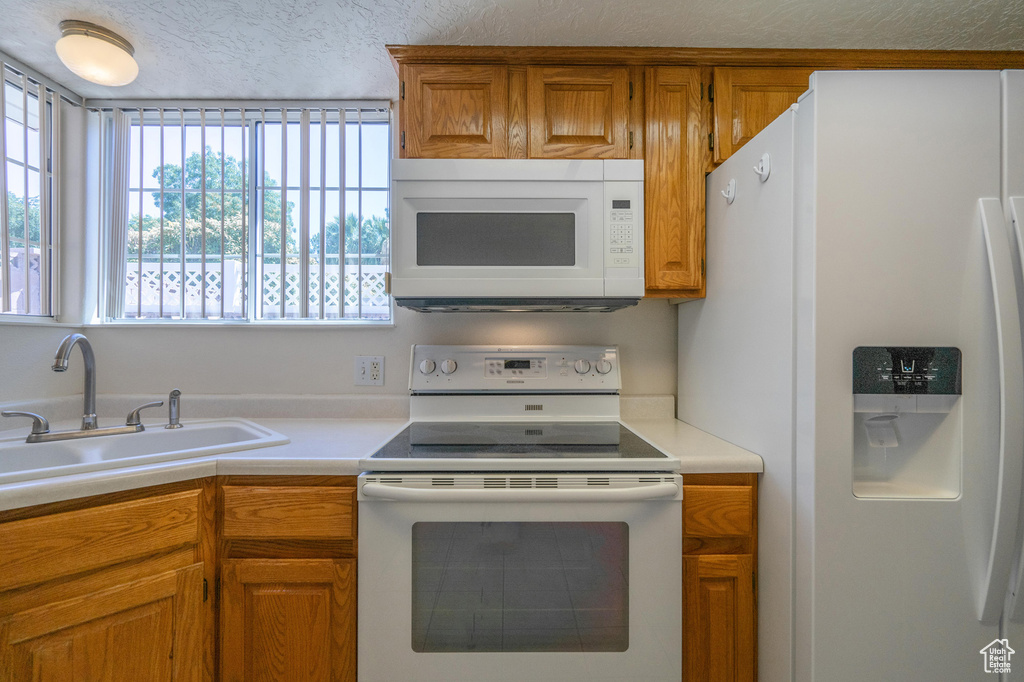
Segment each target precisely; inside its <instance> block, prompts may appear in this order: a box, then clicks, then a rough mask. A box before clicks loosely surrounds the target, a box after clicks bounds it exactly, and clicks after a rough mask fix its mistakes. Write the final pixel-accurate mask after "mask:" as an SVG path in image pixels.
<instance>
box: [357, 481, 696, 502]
mask: <svg viewBox="0 0 1024 682" xmlns="http://www.w3.org/2000/svg"><path fill="white" fill-rule="evenodd" d="M360 491H361V492H362V495H363V497H368V498H372V499H380V500H392V501H396V502H636V501H641V500H661V499H672V498H675V497H676V496H677V495H678V494H679V486H678V485H676V484H675V483H656V484H654V485H643V486H637V487H635V488H592V489H591V488H582V489H562V490H559V489H557V488H482V489H462V488H403V487H401V486H395V485H383V484H381V483H364V484H363V486H362V487H361V488H360Z"/></svg>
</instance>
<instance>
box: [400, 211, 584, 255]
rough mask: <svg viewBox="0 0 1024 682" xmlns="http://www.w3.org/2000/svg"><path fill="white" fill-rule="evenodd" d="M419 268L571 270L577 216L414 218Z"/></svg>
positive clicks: (438, 214)
mask: <svg viewBox="0 0 1024 682" xmlns="http://www.w3.org/2000/svg"><path fill="white" fill-rule="evenodd" d="M416 264H417V265H421V266H431V265H436V266H469V267H482V266H483V267H489V266H510V267H573V266H575V265H576V214H575V213H572V212H566V213H511V212H510V213H483V212H480V213H444V212H430V213H427V212H421V213H417V214H416Z"/></svg>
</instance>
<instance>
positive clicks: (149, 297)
mask: <svg viewBox="0 0 1024 682" xmlns="http://www.w3.org/2000/svg"><path fill="white" fill-rule="evenodd" d="M386 271H387V266H384V265H365V264H364V265H363V266H362V269H361V270H360V268H359V266H358V265H356V264H354V263H348V264H346V265H345V274H344V286H342V276H341V268H340V267H339V266H338V264H337V263H335V264H329V263H328V264H326V265H325V266H324V286H323V287H322V288H321V286H320V272H319V267H318V266H316V265H310V272H309V288H308V291H305V292H304V291H303V288H302V287H301V276H300V273H299V264H298V263H287V264H286V265H285V270H284V286H283V287H282V281H281V274H282V273H281V266H280V265H278V264H267V265H265V266H264V270H263V273H262V282H260V286H259V291H260V294H261V295H262V298H263V309H262V315H260V312H261V311H260V309H259V307H258V306H257V309H256V315H259V316H261V317H262V318H263V319H268V318H280V317H281V297H282V296H284V300H285V308H284V317H286V318H299V314H300V311H299V301H300V300H301V297H302V296H303V295H304V294H305V295H308V296H309V315H310V317H312V318H316V317H318V316H319V313H320V293H321V291H322V292H323V295H324V297H325V299H324V310H325V317H327V318H333V319H338V318H339V317H341V315H340V314H339V302H340V301H341V300H342V292H344V319H349V318H359V317H360V298H361V299H362V301H361V302H362V311H361V312H362V315H361V317H362V319H376V320H386V319H388V318H389V317H390V315H391V307H390V303H389V300H388V295H387V293H386V292H385V289H384V287H385V272H386ZM205 274H206V316H207V317H221V300H223V301H224V310H223V317H225V318H236V319H241V318H242V300H243V297H244V296H245V292H244V290H243V283H242V262H241V260H239V259H237V258H235V259H226V260H225V261H224V268H223V272H222V271H221V263H220V261H219V260H216V261H214V260H210V261H207V263H206V271H205ZM162 275H163V276H162V278H161V263H160V262H159V261H156V262H149V261H143V262H142V266H141V268H140V267H139V263H138V262H134V263H131V262H129V263H128V272H127V277H126V287H125V301H124V314H125V317H147V318H157V317H160V316H161V309H160V303H161V300H162V301H163V311H162V315H163V317H179V316H180V314H181V307H180V306H181V300H182V298H181V297H182V295H184V303H185V315H186V317H195V318H201V317H202V300H203V266H202V264H201V263H199V262H187V263H186V264H185V268H184V272H182V267H181V264H180V263H177V262H170V261H167V260H165V261H164V262H163V265H162ZM140 296H141V300H142V302H141V306H140V305H139V299H140Z"/></svg>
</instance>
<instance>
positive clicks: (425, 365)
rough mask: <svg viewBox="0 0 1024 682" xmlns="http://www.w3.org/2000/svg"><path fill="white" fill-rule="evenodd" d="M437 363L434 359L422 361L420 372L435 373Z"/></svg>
mask: <svg viewBox="0 0 1024 682" xmlns="http://www.w3.org/2000/svg"><path fill="white" fill-rule="evenodd" d="M436 367H437V364H436V363H435V362H434V361H433V360H424V361H423V362H421V363H420V374H433V372H434V369H435V368H436Z"/></svg>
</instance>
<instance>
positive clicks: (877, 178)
mask: <svg viewBox="0 0 1024 682" xmlns="http://www.w3.org/2000/svg"><path fill="white" fill-rule="evenodd" d="M1022 197H1024V72H998V71H885V72H869V71H859V72H818V73H815V74H814V75H813V76H812V77H811V80H810V86H809V89H808V91H807V93H805V94H804V95H803V96H802V97H801V99H800V101H799V102H798V104H797V105H795V106H794V107H793V108H791V109H790V110H789V111H787V112H786V113H785V114H784V115H783V116H781V117H780V118H779V119H778V120H776V121H775V122H773V123H772V124H771V125H769V126H768V127H767V128H766V129H765V130H764V131H762V132H761V133H760V134H758V135H757V136H756V137H755V138H754V139H753V140H751V141H750V142H749V143H747V144H746V145H745V146H744V147H743V148H742V149H740V150H739V151H738V152H737V153H736V154H734V155H733V156H732V157H731V158H730V159H728V160H727V161H726V162H725V163H723V164H722V165H721V166H720V167H719V168H718V169H716V170H715V171H714V172H713V173H712V174H711V175H710V176H709V177H708V183H707V256H706V257H707V297H706V298H705V299H703V300H699V301H693V302H689V303H685V304H682V305H680V307H679V364H678V368H679V393H678V396H679V398H678V415H677V416H678V417H679V418H680V419H681V420H683V421H686V422H688V423H690V424H693V425H694V426H697V427H698V428H701V429H703V430H705V431H708V432H710V433H712V434H714V435H716V436H718V437H720V438H723V439H725V440H727V441H730V442H732V443H735V444H736V445H739V446H741V447H744V448H747V449H749V450H752V451H754V452H756V453H758V454H760V455H761V456H762V458H763V459H764V475H763V477H762V479H761V484H760V509H759V512H760V516H759V521H758V524H759V545H758V547H759V561H758V574H759V575H758V585H757V588H758V600H759V604H758V607H759V620H758V642H759V651H758V657H759V678H758V679H759V680H760V682H782V681H785V680H796V681H798V682H810V681H812V680H814V681H816V682H846V681H850V682H854V681H856V682H865V681H870V682H875V681H879V682H881V681H888V680H901V681H906V680H921V681H928V682H934V681H937V680H950V681H957V682H960V681H965V680H988V681H991V680H993V679H1000V678H1002V679H1005V680H1013V679H1022V680H1024V624H1021V623H1024V587H1022V589H1021V595H1020V596H1021V602H1020V603H1019V605H1018V603H1017V602H1016V601H1015V594H1014V592H1015V589H1016V584H1017V583H1018V581H1019V580H1020V578H1019V576H1018V573H1019V572H1020V571H1021V570H1022V569H1024V562H1022V561H1021V558H1020V555H1021V535H1022V531H1024V520H1022V519H1021V515H1022V512H1024V508H1022V505H1021V492H1022V475H1024V351H1022V345H1021V319H1022V316H1021V303H1024V292H1022V284H1024V282H1022V276H1021V261H1022V258H1021V252H1020V249H1021V244H1022V241H1021V239H1020V237H1019V234H1018V232H1017V228H1016V226H1015V225H1014V224H1013V219H1014V211H1015V210H1016V211H1017V214H1018V215H1020V216H1021V217H1022V218H1024V198H1022ZM1016 651H1020V653H1019V654H1017V653H1016ZM1007 671H1008V672H1007Z"/></svg>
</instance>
